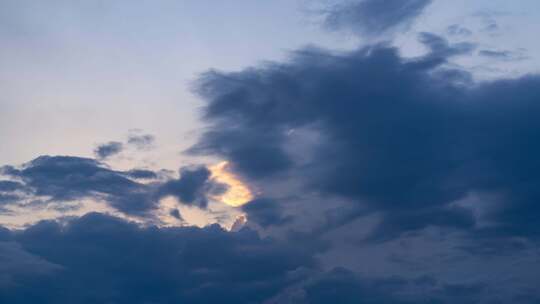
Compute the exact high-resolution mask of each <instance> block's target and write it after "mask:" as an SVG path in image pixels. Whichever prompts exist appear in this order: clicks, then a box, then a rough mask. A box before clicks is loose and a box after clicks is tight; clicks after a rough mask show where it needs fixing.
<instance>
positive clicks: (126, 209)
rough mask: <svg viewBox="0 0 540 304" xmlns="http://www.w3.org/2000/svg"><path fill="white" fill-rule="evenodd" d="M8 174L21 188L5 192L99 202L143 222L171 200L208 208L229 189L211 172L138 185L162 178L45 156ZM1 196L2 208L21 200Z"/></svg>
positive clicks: (186, 171)
mask: <svg viewBox="0 0 540 304" xmlns="http://www.w3.org/2000/svg"><path fill="white" fill-rule="evenodd" d="M2 173H3V174H5V175H8V176H10V177H11V178H16V179H19V180H20V182H12V181H3V182H2V183H0V187H2V188H4V190H16V189H19V188H24V189H25V190H26V191H27V192H28V193H29V195H31V196H34V197H45V198H46V199H45V200H42V201H41V202H42V203H43V204H46V203H51V202H70V201H77V200H81V199H93V200H97V201H104V202H106V203H107V204H109V205H110V206H111V207H113V208H115V209H117V210H118V211H121V212H123V213H126V214H130V215H139V216H149V215H150V214H149V212H151V211H153V210H154V209H156V208H157V207H158V204H159V201H160V199H161V198H163V197H165V196H173V197H175V198H177V199H178V201H179V202H180V203H183V204H188V205H196V206H199V207H202V208H204V207H206V205H207V201H208V198H207V196H208V195H212V194H214V193H215V191H222V190H223V189H224V188H223V186H222V185H220V184H217V183H214V182H213V181H211V180H210V179H209V178H210V173H209V171H208V169H207V168H206V167H198V168H196V169H192V168H189V167H186V168H182V169H180V177H179V178H178V179H174V178H169V179H167V180H164V181H157V180H156V181H153V182H151V183H141V182H139V181H137V180H138V179H150V180H152V179H155V178H156V177H157V174H156V173H155V172H153V171H150V170H143V169H134V170H129V171H116V170H113V169H110V168H108V167H106V166H105V165H103V164H102V163H100V162H99V161H97V160H95V159H91V158H82V157H74V156H40V157H38V158H36V159H34V160H32V161H30V162H28V163H26V164H24V165H23V166H21V167H20V168H19V167H13V166H4V167H3V168H2ZM219 189H221V190H219ZM0 195H1V196H0V202H4V203H15V202H17V201H19V200H20V199H21V198H20V197H19V196H17V195H16V194H11V193H7V194H2V193H0Z"/></svg>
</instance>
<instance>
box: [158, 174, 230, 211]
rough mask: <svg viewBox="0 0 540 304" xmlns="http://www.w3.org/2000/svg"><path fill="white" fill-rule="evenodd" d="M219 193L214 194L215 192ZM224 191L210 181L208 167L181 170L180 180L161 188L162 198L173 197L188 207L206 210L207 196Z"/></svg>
mask: <svg viewBox="0 0 540 304" xmlns="http://www.w3.org/2000/svg"><path fill="white" fill-rule="evenodd" d="M216 189H217V191H218V192H214V191H216ZM222 190H224V189H223V188H222V187H221V185H218V184H216V183H214V182H212V181H211V180H210V170H208V169H207V168H206V167H192V168H190V167H186V168H182V169H181V170H180V178H179V179H176V180H170V181H168V182H166V183H164V184H163V185H161V186H160V187H159V192H158V195H159V196H160V197H164V196H173V197H176V198H177V199H178V200H179V201H181V202H183V203H184V204H187V205H196V206H198V207H201V208H206V205H207V204H208V197H207V194H219V193H220V192H222Z"/></svg>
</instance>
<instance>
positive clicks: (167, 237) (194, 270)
mask: <svg viewBox="0 0 540 304" xmlns="http://www.w3.org/2000/svg"><path fill="white" fill-rule="evenodd" d="M11 242H12V243H15V244H16V246H17V247H16V248H20V249H18V250H19V251H22V252H23V253H24V254H23V255H20V254H19V255H10V256H12V258H11V259H8V260H4V259H0V269H3V267H11V268H14V266H13V265H15V266H16V265H19V264H22V263H23V262H24V259H25V258H26V257H35V259H38V261H42V262H41V263H46V264H45V265H56V267H55V268H53V269H51V270H50V271H48V272H47V275H49V276H50V277H48V278H47V279H43V277H42V276H40V275H39V273H36V274H35V275H34V276H31V275H30V274H32V272H31V271H30V272H29V273H24V274H25V276H22V275H18V274H19V273H21V272H23V270H19V269H14V270H13V271H12V273H13V276H12V277H11V278H12V283H13V284H12V287H11V288H9V289H1V288H0V301H1V302H2V303H12V304H17V303H44V304H46V303H55V304H63V303H119V304H123V303H218V302H219V303H262V302H263V300H265V299H266V298H269V297H271V296H272V295H274V294H276V293H278V292H279V291H280V290H281V289H283V288H284V287H286V286H289V285H292V284H294V283H295V282H297V281H298V280H299V279H303V276H301V275H295V274H294V273H295V271H297V270H299V269H302V268H311V267H314V266H315V262H314V259H313V257H312V255H313V251H312V249H310V248H305V247H303V246H295V245H293V244H289V243H281V242H278V241H274V240H271V239H261V238H260V237H259V236H258V235H257V234H256V233H255V232H253V231H250V230H247V229H244V230H242V231H240V232H237V233H229V232H227V231H224V230H222V229H221V228H220V227H219V226H217V225H213V226H208V227H205V228H196V227H180V228H156V227H149V228H141V227H139V226H137V225H135V224H132V223H127V222H125V221H123V220H120V219H117V218H113V217H109V216H105V215H101V214H88V215H86V216H84V217H82V218H79V219H75V220H73V221H71V222H69V223H68V224H67V225H61V224H59V223H56V222H42V223H39V224H36V225H34V226H32V227H29V228H27V229H26V230H24V231H21V232H18V233H16V234H14V235H13V237H12V239H11ZM0 244H2V243H0ZM1 254H2V247H1V246H0V256H1ZM6 262H10V263H9V264H7V263H6ZM13 262H15V263H13ZM26 264H28V266H31V265H32V264H29V263H26ZM34 264H35V262H34ZM41 268H43V267H41ZM53 270H54V271H53Z"/></svg>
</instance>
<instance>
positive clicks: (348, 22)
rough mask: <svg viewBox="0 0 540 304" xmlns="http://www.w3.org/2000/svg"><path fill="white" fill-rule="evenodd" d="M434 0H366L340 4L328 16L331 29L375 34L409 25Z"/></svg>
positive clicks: (326, 17) (368, 34)
mask: <svg viewBox="0 0 540 304" xmlns="http://www.w3.org/2000/svg"><path fill="white" fill-rule="evenodd" d="M430 3H431V0H363V1H352V2H347V3H345V4H338V5H336V6H334V7H333V8H330V9H329V10H328V12H327V14H326V16H325V25H326V26H327V27H328V28H330V29H336V30H342V29H343V30H349V31H352V32H354V33H357V34H360V35H362V36H367V37H374V36H378V35H383V34H387V33H389V32H391V31H394V30H396V29H400V28H407V27H408V26H410V24H411V23H412V21H413V20H414V19H415V18H416V17H417V16H418V15H420V14H421V13H422V12H423V10H424V9H425V8H426V7H427V6H428V5H429V4H430Z"/></svg>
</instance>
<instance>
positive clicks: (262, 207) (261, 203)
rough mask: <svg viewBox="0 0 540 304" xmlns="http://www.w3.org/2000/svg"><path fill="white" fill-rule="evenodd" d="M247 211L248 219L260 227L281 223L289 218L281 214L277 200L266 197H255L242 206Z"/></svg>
mask: <svg viewBox="0 0 540 304" xmlns="http://www.w3.org/2000/svg"><path fill="white" fill-rule="evenodd" d="M242 210H243V211H244V212H246V213H247V215H248V219H249V221H250V222H251V221H253V222H255V223H257V224H259V225H261V226H262V227H268V226H271V225H282V224H285V223H287V222H288V221H290V220H291V218H290V217H288V216H285V215H283V212H282V210H281V208H280V207H279V205H278V204H277V202H275V201H274V200H271V199H267V198H259V199H255V200H253V201H251V202H249V203H247V204H245V205H244V206H243V207H242Z"/></svg>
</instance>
